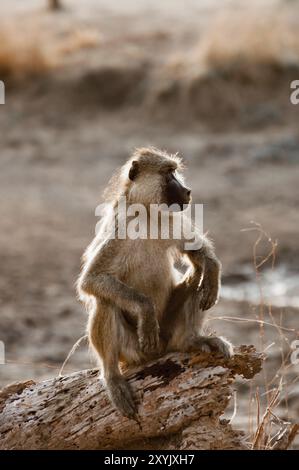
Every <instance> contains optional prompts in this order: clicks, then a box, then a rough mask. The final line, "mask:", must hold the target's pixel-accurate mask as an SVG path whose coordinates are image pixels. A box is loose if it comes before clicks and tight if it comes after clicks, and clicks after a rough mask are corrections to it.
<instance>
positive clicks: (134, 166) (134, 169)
mask: <svg viewBox="0 0 299 470" xmlns="http://www.w3.org/2000/svg"><path fill="white" fill-rule="evenodd" d="M138 170H139V165H138V162H137V160H133V161H132V165H131V168H130V171H129V178H130V180H131V181H134V179H135V178H136V176H137V175H138Z"/></svg>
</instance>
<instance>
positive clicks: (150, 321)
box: [138, 302, 160, 356]
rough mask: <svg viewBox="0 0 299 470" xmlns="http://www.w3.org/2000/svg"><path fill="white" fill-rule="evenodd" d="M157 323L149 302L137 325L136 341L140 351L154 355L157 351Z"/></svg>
mask: <svg viewBox="0 0 299 470" xmlns="http://www.w3.org/2000/svg"><path fill="white" fill-rule="evenodd" d="M159 331H160V328H159V323H158V321H157V318H156V314H155V309H154V306H153V305H152V303H151V302H149V303H148V305H146V307H145V309H144V311H143V314H142V316H141V319H140V322H139V325H138V340H139V346H140V349H141V351H142V352H143V353H144V354H146V355H150V356H151V355H155V354H157V352H158V350H159Z"/></svg>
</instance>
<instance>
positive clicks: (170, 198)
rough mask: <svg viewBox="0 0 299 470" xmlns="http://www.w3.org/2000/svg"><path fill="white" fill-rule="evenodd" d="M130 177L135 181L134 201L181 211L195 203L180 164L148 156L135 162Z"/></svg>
mask: <svg viewBox="0 0 299 470" xmlns="http://www.w3.org/2000/svg"><path fill="white" fill-rule="evenodd" d="M146 157H147V158H146ZM128 176H129V179H130V180H131V182H132V183H131V188H130V199H131V200H133V201H134V202H139V203H143V204H148V203H150V204H166V205H167V206H168V207H169V208H170V210H171V211H178V210H183V209H184V208H185V207H184V206H186V205H188V204H189V203H190V201H191V190H190V188H188V187H185V186H184V184H183V178H182V176H181V175H180V174H179V173H178V172H177V164H176V162H175V161H173V160H171V159H170V158H165V157H161V155H159V156H155V155H151V156H148V155H147V156H144V158H141V159H140V160H138V161H137V160H133V161H132V162H131V167H130V170H129V175H128ZM174 205H175V206H176V207H170V206H174Z"/></svg>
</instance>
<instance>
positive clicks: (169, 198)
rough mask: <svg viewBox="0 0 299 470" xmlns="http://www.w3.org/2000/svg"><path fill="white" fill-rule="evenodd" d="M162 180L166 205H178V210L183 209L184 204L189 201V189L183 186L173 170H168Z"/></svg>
mask: <svg viewBox="0 0 299 470" xmlns="http://www.w3.org/2000/svg"><path fill="white" fill-rule="evenodd" d="M164 178H165V181H164V191H163V192H164V197H165V202H166V204H167V205H168V206H171V205H173V204H175V205H178V206H179V208H180V210H183V209H184V205H187V204H189V203H190V200H191V189H190V188H187V187H185V186H184V185H183V184H182V182H181V181H180V180H179V177H178V176H177V175H176V173H175V171H171V170H170V171H168V172H167V173H166V175H165V177H164Z"/></svg>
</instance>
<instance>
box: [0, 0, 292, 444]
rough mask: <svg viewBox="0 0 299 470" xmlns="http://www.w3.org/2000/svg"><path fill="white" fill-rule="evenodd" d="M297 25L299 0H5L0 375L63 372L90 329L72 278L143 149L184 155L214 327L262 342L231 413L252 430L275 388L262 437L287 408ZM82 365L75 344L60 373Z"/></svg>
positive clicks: (0, 22) (83, 357) (239, 340)
mask: <svg viewBox="0 0 299 470" xmlns="http://www.w3.org/2000/svg"><path fill="white" fill-rule="evenodd" d="M59 6H60V8H56V7H59ZM298 31H299V1H297V0H258V1H257V0H252V1H250V2H244V1H242V0H201V1H199V0H185V1H184V2H182V1H181V0H163V2H162V1H158V0H123V1H121V2H111V1H108V0H85V1H84V2H83V1H80V0H61V1H58V2H55V1H47V0H26V2H24V1H22V0H2V1H1V15H0V79H1V80H3V81H4V82H5V86H6V104H5V105H1V106H0V129H1V139H0V197H1V205H0V224H1V230H0V257H1V265H0V302H1V310H0V340H2V341H3V342H4V343H5V349H6V364H4V365H0V386H4V385H6V384H8V383H10V382H14V381H21V380H25V379H34V380H42V379H46V378H48V377H53V376H55V375H57V374H58V372H59V369H60V367H61V365H62V363H63V361H64V359H65V358H66V356H67V354H68V352H69V350H70V349H71V347H72V345H73V344H74V343H75V342H76V341H77V340H78V338H80V337H81V336H82V335H84V334H85V322H86V314H85V312H84V309H83V307H82V306H81V305H80V304H79V303H78V301H77V299H76V294H75V288H74V284H75V281H76V278H77V275H78V272H79V269H80V257H81V255H82V253H83V250H84V249H85V247H86V245H87V244H88V243H89V241H90V240H91V239H92V237H93V235H94V229H95V225H96V222H97V218H96V217H95V214H94V211H95V208H96V206H97V205H98V204H99V203H100V202H101V193H102V191H103V189H104V186H105V184H106V183H107V181H108V179H109V178H110V176H111V174H112V172H113V171H114V169H115V168H116V167H118V166H119V165H121V164H122V163H123V162H124V160H125V159H126V158H127V157H128V156H129V155H130V153H131V152H132V150H133V149H134V148H135V147H136V146H140V145H142V146H144V145H147V144H150V145H154V146H157V147H162V148H163V149H167V150H168V151H170V152H176V151H178V152H180V153H181V155H182V156H183V157H184V158H185V161H186V163H187V179H188V181H189V184H190V185H191V187H192V189H193V200H194V202H199V203H203V204H204V205H205V206H204V229H205V230H208V232H209V234H210V236H211V237H212V238H213V240H214V241H215V244H216V249H217V253H218V256H219V257H220V259H221V260H222V263H223V287H222V296H221V299H220V302H219V304H218V305H217V306H216V307H214V308H213V309H212V310H211V312H210V319H209V322H208V326H209V328H210V330H211V331H214V330H215V331H217V332H218V333H220V334H223V335H225V336H226V337H227V338H228V339H230V340H231V341H232V342H233V343H234V344H235V345H240V344H254V345H255V346H256V347H257V348H258V349H259V350H263V351H265V352H266V354H267V360H266V364H265V368H264V372H263V373H261V374H259V376H258V377H257V378H256V379H255V381H254V382H253V383H245V382H242V381H240V382H239V383H238V384H237V387H236V392H235V394H234V397H233V399H232V403H231V406H230V408H229V410H228V415H227V418H228V419H230V418H231V417H232V418H233V424H234V425H235V426H236V427H240V428H242V429H243V430H244V431H245V433H246V438H248V440H252V436H253V434H254V431H255V429H256V425H257V421H258V408H259V407H260V415H262V413H263V411H264V410H265V406H266V405H267V403H268V404H269V403H270V402H271V399H272V398H273V396H274V395H275V394H276V395H277V397H276V399H275V400H274V403H272V404H271V413H272V414H273V416H272V415H271V416H269V417H268V418H267V432H265V444H266V445H267V446H268V447H269V448H270V447H271V441H270V438H269V436H271V435H273V433H275V432H276V431H277V430H279V429H281V428H283V426H284V424H283V423H284V422H285V421H292V422H296V421H298V420H299V383H298V380H297V379H298V371H299V364H297V365H296V364H292V362H291V354H292V352H293V350H292V347H293V348H294V343H293V346H292V342H293V340H295V339H296V338H297V336H298V330H299V328H298V324H299V322H298V312H299V267H298V261H299V251H298V223H299V218H298V204H299V191H298V185H299V127H298V118H299V105H297V106H296V105H292V104H291V103H290V93H291V90H290V83H291V81H293V80H296V79H297V80H299V34H298ZM298 357H299V354H298ZM92 366H93V363H92V361H91V360H90V357H89V354H88V348H87V345H86V343H84V342H82V344H81V345H80V347H79V349H78V350H77V351H76V352H75V354H74V355H73V356H72V357H71V358H70V360H69V362H68V364H67V365H66V367H65V372H71V371H75V370H78V369H81V368H89V367H92ZM272 401H273V400H272ZM260 419H261V416H260ZM298 442H299V441H298V440H297V443H296V441H295V444H294V446H295V447H298V446H299V443H298Z"/></svg>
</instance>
